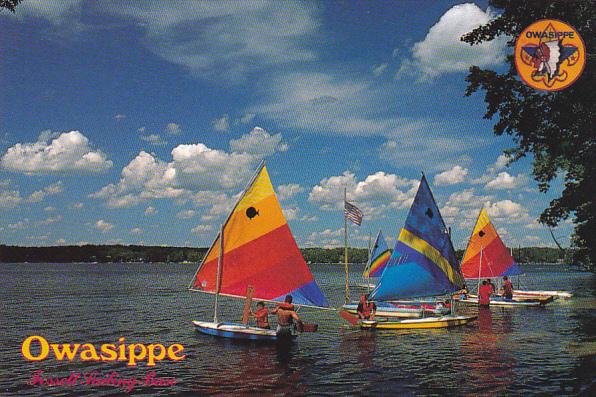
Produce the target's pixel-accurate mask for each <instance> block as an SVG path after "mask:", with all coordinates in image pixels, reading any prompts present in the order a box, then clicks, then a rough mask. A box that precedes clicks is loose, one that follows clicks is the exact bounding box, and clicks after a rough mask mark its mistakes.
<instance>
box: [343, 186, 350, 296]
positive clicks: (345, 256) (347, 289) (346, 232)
mask: <svg viewBox="0 0 596 397" xmlns="http://www.w3.org/2000/svg"><path fill="white" fill-rule="evenodd" d="M347 201H348V192H347V188H346V187H344V208H345V206H346V202H347ZM344 269H345V271H346V296H345V298H344V302H345V303H348V302H350V284H349V283H350V276H349V273H348V272H349V269H348V217H347V216H346V213H345V210H344Z"/></svg>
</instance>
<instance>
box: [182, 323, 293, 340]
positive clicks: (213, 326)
mask: <svg viewBox="0 0 596 397" xmlns="http://www.w3.org/2000/svg"><path fill="white" fill-rule="evenodd" d="M192 323H193V324H194V326H195V328H196V329H197V331H199V332H201V333H203V334H206V335H213V336H217V337H220V338H227V339H241V340H254V341H270V342H275V341H277V340H279V339H280V338H279V337H278V336H277V333H276V331H275V330H272V329H264V328H257V327H250V326H247V325H244V324H236V323H214V322H207V321H193V322H192ZM292 337H295V335H293V336H292ZM286 339H287V338H286Z"/></svg>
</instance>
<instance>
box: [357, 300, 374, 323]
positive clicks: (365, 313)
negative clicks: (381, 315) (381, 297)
mask: <svg viewBox="0 0 596 397" xmlns="http://www.w3.org/2000/svg"><path fill="white" fill-rule="evenodd" d="M357 311H358V319H359V320H374V319H375V312H376V311H377V305H376V304H375V302H368V295H362V296H361V297H360V303H358V309H357Z"/></svg>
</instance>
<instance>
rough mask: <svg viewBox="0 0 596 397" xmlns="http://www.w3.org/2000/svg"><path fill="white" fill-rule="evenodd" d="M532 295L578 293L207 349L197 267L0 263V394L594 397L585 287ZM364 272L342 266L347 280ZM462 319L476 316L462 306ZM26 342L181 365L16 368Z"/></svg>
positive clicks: (572, 282)
mask: <svg viewBox="0 0 596 397" xmlns="http://www.w3.org/2000/svg"><path fill="white" fill-rule="evenodd" d="M312 270H313V273H314V275H315V277H316V278H317V280H318V281H319V284H320V285H321V287H322V289H323V291H324V292H325V294H326V295H327V297H328V298H329V300H330V301H331V302H332V303H333V304H334V305H336V306H339V305H340V304H341V301H342V300H343V287H342V285H343V277H344V276H343V270H342V267H341V266H338V265H313V266H312ZM524 270H525V271H526V273H527V275H526V276H525V277H523V278H522V281H523V282H524V284H525V285H526V286H527V287H528V288H529V289H531V288H536V289H562V290H570V291H573V292H574V293H575V296H574V298H572V299H571V300H558V301H555V302H554V303H552V304H550V305H548V306H547V307H545V308H513V309H512V308H509V309H503V308H492V309H490V310H489V311H483V312H481V313H479V315H480V317H479V320H478V321H476V322H474V323H472V324H471V325H468V326H465V327H458V328H454V329H450V330H411V331H376V332H375V331H360V330H358V329H354V328H350V327H347V326H346V324H345V322H344V321H343V320H342V319H341V318H339V316H338V314H337V313H336V312H333V311H313V310H305V309H302V310H301V311H300V314H301V316H302V317H303V318H304V319H305V320H306V321H307V322H314V323H318V324H319V332H317V333H308V334H303V335H302V336H301V337H300V338H298V340H297V341H296V343H294V344H293V345H291V346H289V347H277V346H275V345H259V344H255V343H241V342H234V341H230V340H223V339H217V338H214V337H211V336H207V335H202V334H199V333H197V332H196V331H195V330H194V328H193V326H192V324H191V322H190V321H191V320H193V319H201V320H209V319H211V318H212V307H213V297H212V296H209V295H203V294H198V293H190V292H188V291H187V290H186V286H187V285H188V283H189V281H190V279H191V277H192V275H193V274H194V271H195V266H194V265H181V264H0V280H1V288H0V302H1V304H0V314H1V316H0V319H1V320H2V321H1V325H0V338H1V343H0V394H5V395H17V394H18V395H62V396H81V395H104V396H112V395H122V394H124V391H123V389H122V388H120V387H118V386H114V385H105V386H88V385H77V386H54V387H51V386H40V385H30V384H28V383H27V382H28V381H30V380H31V379H32V374H33V372H34V371H38V370H43V371H44V374H45V375H51V376H54V377H58V376H59V377H64V376H69V375H70V374H71V373H73V372H75V373H87V374H88V373H91V372H93V371H96V374H97V375H98V376H104V377H107V376H108V375H110V374H111V373H112V372H116V373H117V376H119V377H120V378H138V379H142V378H143V379H144V377H145V376H146V374H147V373H148V372H150V371H155V372H156V374H155V375H156V376H157V377H168V378H175V382H176V383H175V384H174V385H171V386H160V387H157V386H145V385H143V384H140V385H136V386H135V388H134V389H133V390H132V392H131V394H133V395H174V394H178V395H207V394H233V395H244V394H264V395H302V394H304V393H310V394H314V395H340V396H343V395H375V394H378V395H385V394H390V395H432V394H436V395H445V394H455V395H477V394H482V395H485V394H486V395H500V396H502V395H510V394H514V395H535V394H541V395H544V394H550V395H578V394H583V395H595V394H596V356H595V353H596V347H595V345H596V310H595V309H596V297H595V293H594V291H595V290H596V289H595V288H594V287H595V280H596V278H595V277H594V276H593V275H592V274H591V273H583V272H577V271H573V270H571V269H569V268H567V267H565V266H546V265H545V266H526V267H525V268H524ZM360 271H361V267H360V266H355V268H354V269H353V276H354V278H356V277H357V275H358V274H359V272H360ZM242 305H243V302H241V301H237V300H229V299H223V302H222V311H223V313H224V315H222V316H221V317H222V319H227V320H236V321H237V320H239V318H240V317H241V310H242ZM465 310H466V311H469V312H473V313H475V312H477V311H478V309H477V308H475V307H470V308H467V309H465ZM30 335H41V336H43V337H44V338H45V339H47V340H48V341H49V342H50V343H67V342H70V343H75V342H78V343H85V342H86V343H93V344H94V345H95V346H99V345H101V344H103V343H117V340H118V338H119V337H125V338H126V341H127V342H131V343H133V342H134V343H146V344H149V343H162V344H166V345H170V344H173V343H180V344H182V345H184V347H185V351H186V353H187V357H186V358H185V359H184V360H182V361H179V362H166V361H163V362H161V363H159V364H157V365H156V366H155V367H154V368H153V369H151V368H148V367H147V366H146V365H145V364H144V363H142V364H140V365H138V366H137V367H127V366H126V365H125V364H122V363H114V362H81V361H79V360H76V361H73V362H69V361H56V360H55V359H53V358H52V359H47V360H44V361H40V362H30V361H26V360H25V359H24V358H23V356H22V355H21V352H20V348H21V343H22V342H23V340H24V339H25V338H26V337H28V336H30Z"/></svg>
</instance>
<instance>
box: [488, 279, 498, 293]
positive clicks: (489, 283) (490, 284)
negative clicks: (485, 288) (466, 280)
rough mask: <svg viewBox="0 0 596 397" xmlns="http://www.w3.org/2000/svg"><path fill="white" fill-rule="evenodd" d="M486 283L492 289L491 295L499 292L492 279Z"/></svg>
mask: <svg viewBox="0 0 596 397" xmlns="http://www.w3.org/2000/svg"><path fill="white" fill-rule="evenodd" d="M486 283H487V284H488V285H489V286H490V287H491V289H492V292H491V294H495V293H496V292H497V287H496V286H495V284H494V283H493V282H492V281H491V279H490V278H487V279H486Z"/></svg>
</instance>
